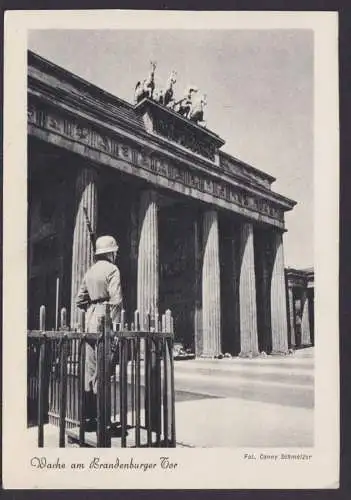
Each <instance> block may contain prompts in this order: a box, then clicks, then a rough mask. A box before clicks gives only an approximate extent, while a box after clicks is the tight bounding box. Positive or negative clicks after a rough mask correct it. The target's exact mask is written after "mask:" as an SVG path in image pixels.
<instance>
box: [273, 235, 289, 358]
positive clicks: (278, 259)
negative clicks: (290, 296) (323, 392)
mask: <svg viewBox="0 0 351 500" xmlns="http://www.w3.org/2000/svg"><path fill="white" fill-rule="evenodd" d="M272 249H273V270H272V279H271V325H272V354H286V353H287V352H288V317H287V310H286V288H285V273H284V252H283V235H282V233H281V232H278V231H274V232H273V233H272Z"/></svg>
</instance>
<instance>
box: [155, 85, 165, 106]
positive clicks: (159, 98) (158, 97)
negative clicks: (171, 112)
mask: <svg viewBox="0 0 351 500" xmlns="http://www.w3.org/2000/svg"><path fill="white" fill-rule="evenodd" d="M154 100H155V101H156V102H158V103H159V104H164V101H165V96H164V93H163V90H162V89H159V90H155V93H154Z"/></svg>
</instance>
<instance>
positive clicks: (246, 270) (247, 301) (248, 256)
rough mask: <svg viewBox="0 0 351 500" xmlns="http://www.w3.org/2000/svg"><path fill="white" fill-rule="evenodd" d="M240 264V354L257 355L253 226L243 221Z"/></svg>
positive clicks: (246, 355)
mask: <svg viewBox="0 0 351 500" xmlns="http://www.w3.org/2000/svg"><path fill="white" fill-rule="evenodd" d="M240 246H241V266H240V278H239V304H240V354H239V356H242V357H249V356H257V354H258V336H257V310H256V283H255V257H254V238H253V226H252V223H251V222H245V223H243V224H242V226H241V242H240Z"/></svg>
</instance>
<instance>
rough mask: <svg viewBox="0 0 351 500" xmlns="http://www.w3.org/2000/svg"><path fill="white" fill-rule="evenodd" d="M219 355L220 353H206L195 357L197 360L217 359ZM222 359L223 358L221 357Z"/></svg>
mask: <svg viewBox="0 0 351 500" xmlns="http://www.w3.org/2000/svg"><path fill="white" fill-rule="evenodd" d="M219 355H220V353H218V354H212V353H211V354H208V353H204V354H199V355H197V356H196V357H197V359H218V356H219ZM223 357H224V356H223Z"/></svg>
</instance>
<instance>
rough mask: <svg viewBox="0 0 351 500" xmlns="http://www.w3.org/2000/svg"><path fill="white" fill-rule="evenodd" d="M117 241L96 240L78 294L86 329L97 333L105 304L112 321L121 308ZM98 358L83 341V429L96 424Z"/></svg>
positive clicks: (110, 238)
mask: <svg viewBox="0 0 351 500" xmlns="http://www.w3.org/2000/svg"><path fill="white" fill-rule="evenodd" d="M117 252H118V245H117V242H116V240H115V239H114V238H113V237H112V236H101V237H100V238H98V239H97V240H96V250H95V257H96V262H95V263H94V264H93V265H92V266H91V268H90V269H89V270H88V271H87V272H86V274H85V276H84V279H83V282H82V284H81V287H80V289H79V292H78V296H77V301H76V303H77V306H78V307H79V308H80V309H83V310H85V311H86V331H87V332H88V333H89V332H91V333H96V332H98V331H99V325H100V323H101V320H102V317H103V316H104V315H105V305H106V304H110V310H111V319H112V323H114V324H116V323H118V322H119V321H120V313H121V309H122V291H121V280H120V273H119V269H118V267H117V266H116V265H115V261H116V257H117ZM96 382H97V360H96V348H95V346H94V345H92V344H90V343H87V344H86V361H85V408H86V419H87V422H86V430H87V431H89V430H95V428H96V416H97V406H96V391H97V384H96Z"/></svg>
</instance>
